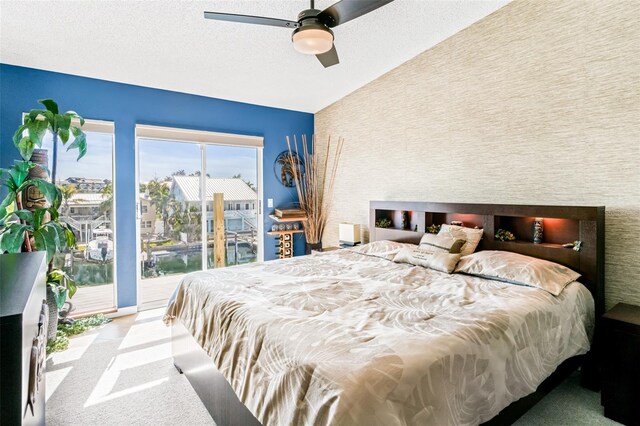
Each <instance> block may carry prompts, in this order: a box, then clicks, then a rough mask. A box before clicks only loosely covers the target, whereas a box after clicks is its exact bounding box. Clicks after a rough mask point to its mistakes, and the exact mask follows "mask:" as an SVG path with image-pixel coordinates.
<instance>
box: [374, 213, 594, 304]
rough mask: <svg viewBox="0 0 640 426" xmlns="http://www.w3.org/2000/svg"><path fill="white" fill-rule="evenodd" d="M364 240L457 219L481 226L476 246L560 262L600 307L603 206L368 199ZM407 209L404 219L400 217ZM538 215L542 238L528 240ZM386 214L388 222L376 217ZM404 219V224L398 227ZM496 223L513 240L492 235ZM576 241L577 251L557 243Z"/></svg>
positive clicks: (406, 238)
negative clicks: (386, 225) (381, 224)
mask: <svg viewBox="0 0 640 426" xmlns="http://www.w3.org/2000/svg"><path fill="white" fill-rule="evenodd" d="M369 204H370V205H369V240H370V241H378V240H393V241H399V242H407V243H414V244H417V243H418V242H420V238H422V236H423V235H424V234H425V230H426V229H427V227H428V226H430V225H441V224H443V223H447V224H448V223H451V221H461V222H463V223H464V226H467V227H470V228H474V227H478V228H482V229H483V231H484V234H483V238H482V241H481V242H480V245H479V246H478V248H477V250H476V251H478V250H505V251H512V252H515V253H520V254H524V255H527V256H532V257H537V258H540V259H545V260H549V261H552V262H556V263H559V264H561V265H565V266H567V267H569V268H571V269H573V270H574V271H576V272H579V273H580V274H581V275H582V277H581V278H580V282H581V283H583V284H584V285H585V286H586V287H587V288H588V289H589V290H590V291H591V293H592V294H593V298H594V300H595V308H596V316H597V317H600V315H602V314H603V313H604V211H605V208H604V207H579V206H535V205H513V204H461V203H430V202H418V201H371V202H370V203H369ZM403 212H408V221H406V220H405V221H403ZM536 217H541V218H543V225H544V232H543V235H544V239H543V242H542V243H540V244H534V243H533V221H534V218H536ZM381 219H388V220H391V222H392V227H391V228H378V227H376V226H375V225H376V222H377V221H379V220H381ZM403 222H407V223H406V226H407V227H408V229H402V225H403ZM498 229H505V230H508V231H510V232H512V233H513V234H514V235H515V237H516V241H509V242H503V241H499V240H496V239H495V238H494V235H495V233H496V231H497V230H498ZM576 240H577V241H581V242H582V245H581V249H580V251H575V250H573V249H570V248H564V247H562V244H564V243H570V242H574V241H576Z"/></svg>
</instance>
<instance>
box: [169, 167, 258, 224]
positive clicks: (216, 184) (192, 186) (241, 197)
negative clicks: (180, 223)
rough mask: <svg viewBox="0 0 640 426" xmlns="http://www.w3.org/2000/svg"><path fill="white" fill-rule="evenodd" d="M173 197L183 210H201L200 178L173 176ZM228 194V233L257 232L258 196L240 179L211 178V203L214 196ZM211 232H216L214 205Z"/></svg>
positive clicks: (209, 209) (209, 213)
mask: <svg viewBox="0 0 640 426" xmlns="http://www.w3.org/2000/svg"><path fill="white" fill-rule="evenodd" d="M172 178H173V181H172V183H171V194H172V196H173V197H174V198H175V200H176V201H177V202H179V203H180V204H182V206H183V208H186V207H194V208H200V204H201V199H200V178H199V177H198V176H173V177H172ZM216 193H221V194H224V222H225V223H224V225H225V229H226V230H227V231H255V229H256V226H257V221H256V212H257V211H256V202H257V201H256V200H257V199H258V195H257V193H256V191H255V190H254V189H253V188H251V187H250V186H249V185H248V184H247V183H246V182H245V181H243V180H242V179H240V178H207V191H206V197H207V201H213V194H216ZM207 232H209V233H211V232H213V211H212V203H211V202H207Z"/></svg>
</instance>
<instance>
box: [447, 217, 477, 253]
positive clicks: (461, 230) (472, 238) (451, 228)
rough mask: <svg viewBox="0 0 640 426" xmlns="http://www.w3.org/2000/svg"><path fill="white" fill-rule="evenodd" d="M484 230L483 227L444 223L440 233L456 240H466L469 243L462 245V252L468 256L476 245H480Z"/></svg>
mask: <svg viewBox="0 0 640 426" xmlns="http://www.w3.org/2000/svg"><path fill="white" fill-rule="evenodd" d="M482 232H483V231H482V229H477V228H465V227H464V226H458V225H446V224H443V225H442V226H441V227H440V232H438V235H443V236H448V237H449V238H452V239H455V240H465V241H466V242H467V243H466V244H465V245H464V246H463V247H462V250H460V253H462V255H463V256H466V255H468V254H471V253H473V252H474V251H475V250H476V247H478V244H479V243H480V240H481V239H482Z"/></svg>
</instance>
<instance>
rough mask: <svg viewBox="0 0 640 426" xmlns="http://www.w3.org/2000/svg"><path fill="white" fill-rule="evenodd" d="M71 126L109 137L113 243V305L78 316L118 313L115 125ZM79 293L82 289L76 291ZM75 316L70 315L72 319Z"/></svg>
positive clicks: (89, 123) (107, 122)
mask: <svg viewBox="0 0 640 426" xmlns="http://www.w3.org/2000/svg"><path fill="white" fill-rule="evenodd" d="M28 114H29V113H28V112H23V113H22V120H21V122H22V121H24V117H25V116H26V115H28ZM71 125H73V126H76V127H81V128H82V131H83V132H85V133H100V134H106V135H109V136H111V191H112V195H111V197H112V199H111V209H112V212H111V215H112V217H111V228H112V229H111V231H112V234H111V238H112V241H113V261H112V269H113V272H112V274H113V305H112V306H107V307H104V308H101V309H99V310H98V311H87V312H80V316H86V315H87V314H99V313H103V314H113V313H115V312H117V311H118V309H119V307H118V227H117V226H118V225H117V218H116V216H117V214H116V212H117V211H118V210H117V208H116V204H117V201H116V200H117V189H116V161H117V160H116V123H115V121H110V120H100V119H94V118H86V117H85V119H84V124H82V125H81V124H80V120H79V119H77V118H74V119H72V120H71ZM49 133H50V130H47V134H49ZM22 134H23V136H26V135H27V130H25V131H24V132H23V133H22ZM87 144H88V149H89V150H90V149H91V142H87ZM58 148H59V149H63V146H62V145H60V146H59V147H58ZM78 290H79V291H81V290H82V289H78ZM68 301H70V302H71V303H73V298H69V299H68ZM74 315H75V314H73V313H72V314H71V315H70V316H71V317H73V316H74Z"/></svg>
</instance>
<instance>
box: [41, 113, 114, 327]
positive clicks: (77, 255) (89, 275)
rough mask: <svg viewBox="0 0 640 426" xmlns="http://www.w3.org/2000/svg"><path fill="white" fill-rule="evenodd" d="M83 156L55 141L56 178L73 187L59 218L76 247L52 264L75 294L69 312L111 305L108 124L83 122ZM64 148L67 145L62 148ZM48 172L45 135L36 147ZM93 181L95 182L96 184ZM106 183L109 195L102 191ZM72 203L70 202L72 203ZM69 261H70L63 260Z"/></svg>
mask: <svg viewBox="0 0 640 426" xmlns="http://www.w3.org/2000/svg"><path fill="white" fill-rule="evenodd" d="M82 129H83V130H84V132H85V134H86V137H87V153H86V155H85V156H84V157H83V158H81V159H80V161H77V157H78V151H76V150H70V151H67V150H66V148H65V147H63V146H62V144H61V143H60V142H58V150H57V152H58V162H57V170H56V180H57V181H58V183H59V184H60V185H61V186H73V191H69V193H72V194H73V193H75V195H72V196H71V197H73V198H71V197H69V198H71V199H63V201H62V206H61V208H60V220H61V221H62V222H64V223H66V224H68V225H69V227H70V228H71V229H72V230H73V232H74V234H75V236H76V241H77V246H76V247H75V248H73V249H69V250H68V251H67V252H65V253H57V254H56V255H55V256H54V259H53V261H54V266H55V267H59V268H61V269H63V270H64V271H65V272H66V273H68V274H69V275H70V276H71V277H73V279H74V280H75V282H76V285H77V286H78V291H77V292H76V294H75V295H74V296H73V298H72V299H70V302H71V303H73V306H74V310H73V314H74V315H78V314H82V313H83V312H89V311H100V310H103V309H111V308H113V307H114V306H115V297H114V295H115V280H114V279H115V274H114V261H115V256H116V253H115V244H114V242H115V241H114V238H115V237H116V229H115V227H114V211H113V199H114V188H113V187H112V185H111V183H112V182H113V145H114V143H113V142H114V126H113V123H109V122H105V121H96V120H86V122H85V124H84V126H83V127H82ZM67 146H68V145H67ZM41 148H42V149H43V150H44V151H46V153H47V157H48V161H49V164H48V167H49V170H52V169H53V167H52V166H53V165H52V152H53V138H52V136H51V134H47V135H45V137H44V139H43V143H42V147H41ZM97 182H100V183H99V184H98V183H97ZM107 185H109V187H110V188H109V189H110V190H109V191H105V189H107V188H106V187H107ZM73 200H75V201H73ZM65 258H66V259H69V258H72V259H73V262H68V261H66V260H65Z"/></svg>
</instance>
